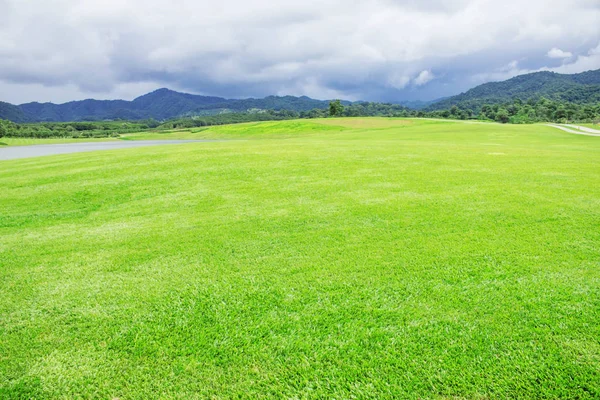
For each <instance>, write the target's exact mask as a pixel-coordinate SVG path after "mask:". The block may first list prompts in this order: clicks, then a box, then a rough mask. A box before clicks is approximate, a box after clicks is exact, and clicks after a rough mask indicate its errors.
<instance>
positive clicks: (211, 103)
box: [0, 89, 328, 122]
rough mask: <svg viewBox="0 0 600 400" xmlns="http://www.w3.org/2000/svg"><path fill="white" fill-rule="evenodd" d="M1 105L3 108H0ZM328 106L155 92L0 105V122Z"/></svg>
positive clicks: (293, 99) (141, 117)
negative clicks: (132, 97) (129, 97)
mask: <svg viewBox="0 0 600 400" xmlns="http://www.w3.org/2000/svg"><path fill="white" fill-rule="evenodd" d="M3 104H4V105H5V107H3V106H2V105H3ZM327 107H328V102H326V101H320V100H314V99H310V98H308V97H305V96H303V97H294V96H284V97H279V96H268V97H265V98H264V99H243V100H237V99H235V100H228V99H224V98H221V97H211V96H198V95H192V94H187V93H179V92H175V91H172V90H168V89H159V90H156V91H154V92H152V93H148V94H146V95H144V96H140V97H138V98H136V99H135V100H133V101H123V100H83V101H72V102H69V103H65V104H53V103H43V104H42V103H27V104H22V105H20V106H13V105H11V104H8V103H0V118H2V119H8V120H12V121H14V122H70V121H102V120H117V119H118V120H144V119H151V118H152V119H157V120H168V119H173V118H179V117H192V116H205V115H214V114H220V113H243V112H247V111H248V110H252V109H260V110H274V111H281V110H290V111H297V112H300V111H309V110H312V109H314V108H320V109H323V110H325V109H327Z"/></svg>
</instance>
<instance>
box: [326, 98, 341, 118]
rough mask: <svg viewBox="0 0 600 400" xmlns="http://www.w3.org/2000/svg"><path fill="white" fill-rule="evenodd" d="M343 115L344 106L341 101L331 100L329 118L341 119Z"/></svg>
mask: <svg viewBox="0 0 600 400" xmlns="http://www.w3.org/2000/svg"><path fill="white" fill-rule="evenodd" d="M343 113H344V106H343V105H342V102H341V100H333V101H331V102H329V116H330V117H341V116H342V115H343Z"/></svg>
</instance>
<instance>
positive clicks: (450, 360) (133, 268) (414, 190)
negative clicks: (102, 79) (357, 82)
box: [0, 119, 600, 400]
mask: <svg viewBox="0 0 600 400" xmlns="http://www.w3.org/2000/svg"><path fill="white" fill-rule="evenodd" d="M174 135H179V137H180V138H182V137H184V136H185V137H194V138H199V137H204V138H224V139H232V140H227V141H222V142H210V143H190V144H184V145H170V146H158V147H143V148H136V149H126V150H116V151H103V152H93V153H81V154H71V155H61V156H51V157H42V158H35V159H22V160H14V161H2V162H0V186H1V187H2V190H1V191H0V206H1V207H0V238H1V239H0V398H3V399H4V398H6V399H29V398H36V399H48V398H50V399H54V398H56V399H73V398H99V399H114V398H119V399H121V400H124V399H207V398H210V399H232V398H244V399H246V398H248V399H260V398H273V399H280V398H289V399H323V398H336V399H352V398H355V399H366V398H372V399H383V398H407V399H463V398H464V399H497V398H498V399H505V398H506V399H508V398H511V399H532V398H539V399H558V398H564V399H597V398H599V397H600V140H599V139H600V138H596V137H590V136H583V135H572V134H568V133H565V132H562V131H560V130H558V129H555V128H551V127H546V126H542V125H521V126H518V125H498V124H463V123H455V122H440V121H424V120H391V119H329V120H321V121H286V122H268V123H254V124H243V125H235V126H221V127H213V128H210V129H204V130H200V131H197V132H195V133H194V132H188V133H182V132H176V133H171V134H166V135H163V136H162V137H169V138H174V137H173V136H174ZM143 137H144V135H142V134H140V135H133V136H132V137H130V138H131V139H135V138H143ZM146 138H149V137H148V136H146ZM152 138H154V137H152Z"/></svg>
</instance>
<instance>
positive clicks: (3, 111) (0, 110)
mask: <svg viewBox="0 0 600 400" xmlns="http://www.w3.org/2000/svg"><path fill="white" fill-rule="evenodd" d="M0 119H5V120H9V121H13V122H29V120H28V117H27V116H26V115H25V113H24V112H23V111H22V110H21V109H20V108H19V107H18V106H15V105H12V104H10V103H5V102H3V101H0Z"/></svg>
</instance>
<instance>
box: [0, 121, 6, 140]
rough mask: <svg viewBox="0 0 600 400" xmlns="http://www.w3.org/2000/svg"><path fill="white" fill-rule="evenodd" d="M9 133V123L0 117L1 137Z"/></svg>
mask: <svg viewBox="0 0 600 400" xmlns="http://www.w3.org/2000/svg"><path fill="white" fill-rule="evenodd" d="M7 133H8V124H7V123H5V122H4V121H3V120H1V119H0V138H1V137H4V136H6V134H7Z"/></svg>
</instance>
